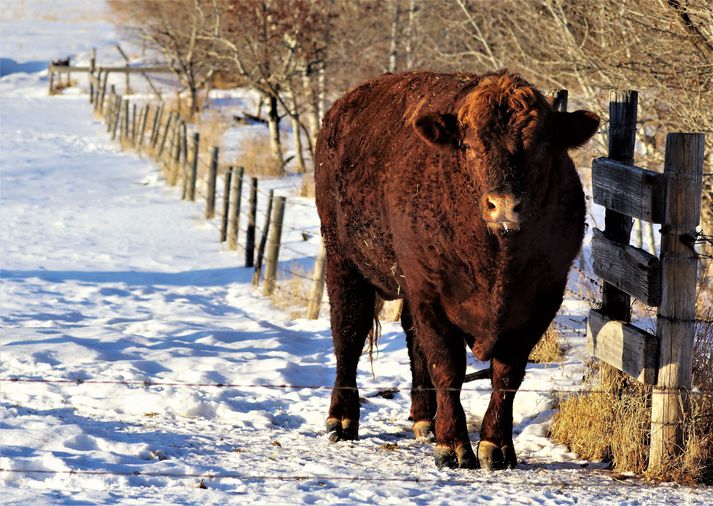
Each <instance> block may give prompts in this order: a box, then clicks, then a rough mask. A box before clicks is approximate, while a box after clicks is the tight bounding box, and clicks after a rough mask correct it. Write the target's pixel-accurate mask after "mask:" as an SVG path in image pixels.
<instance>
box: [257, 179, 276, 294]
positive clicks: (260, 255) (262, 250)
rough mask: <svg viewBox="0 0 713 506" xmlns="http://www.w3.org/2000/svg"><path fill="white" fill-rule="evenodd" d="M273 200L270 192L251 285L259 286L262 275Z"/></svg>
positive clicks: (273, 192) (273, 191)
mask: <svg viewBox="0 0 713 506" xmlns="http://www.w3.org/2000/svg"><path fill="white" fill-rule="evenodd" d="M274 200H275V190H270V194H269V195H268V197H267V211H266V212H265V223H264V224H263V227H262V233H261V234H260V244H258V247H257V257H256V258H255V272H253V285H255V286H257V285H259V284H260V276H261V275H262V261H263V258H264V257H265V246H266V245H267V236H268V233H269V232H270V219H271V218H272V203H273V201H274Z"/></svg>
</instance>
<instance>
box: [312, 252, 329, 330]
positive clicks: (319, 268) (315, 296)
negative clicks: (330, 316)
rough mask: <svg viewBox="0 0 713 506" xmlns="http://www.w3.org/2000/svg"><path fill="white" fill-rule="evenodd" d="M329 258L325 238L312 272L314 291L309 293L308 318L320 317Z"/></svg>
mask: <svg viewBox="0 0 713 506" xmlns="http://www.w3.org/2000/svg"><path fill="white" fill-rule="evenodd" d="M326 259H327V250H326V249H325V247H324V240H321V241H320V242H319V252H318V253H317V260H316V261H315V263H314V272H313V273H312V291H311V292H310V294H309V305H308V306H307V319H308V320H316V319H317V318H319V310H320V308H321V307H322V296H323V295H324V274H325V269H324V264H325V263H326Z"/></svg>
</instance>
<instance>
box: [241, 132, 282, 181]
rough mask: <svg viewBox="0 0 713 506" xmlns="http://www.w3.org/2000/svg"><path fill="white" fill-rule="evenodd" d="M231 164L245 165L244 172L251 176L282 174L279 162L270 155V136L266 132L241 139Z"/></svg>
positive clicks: (275, 175) (278, 175)
mask: <svg viewBox="0 0 713 506" xmlns="http://www.w3.org/2000/svg"><path fill="white" fill-rule="evenodd" d="M233 165H236V166H242V167H245V172H246V173H247V174H249V175H251V176H266V177H280V176H282V175H284V171H283V170H282V166H281V165H280V162H279V161H277V160H275V158H274V157H273V156H272V151H271V150H270V138H269V136H268V135H267V134H259V135H254V136H252V137H246V138H245V139H243V140H242V142H241V143H240V148H239V153H238V156H237V157H236V159H235V161H234V162H233Z"/></svg>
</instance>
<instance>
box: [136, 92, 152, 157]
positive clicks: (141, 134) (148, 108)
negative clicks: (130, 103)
mask: <svg viewBox="0 0 713 506" xmlns="http://www.w3.org/2000/svg"><path fill="white" fill-rule="evenodd" d="M150 111H151V105H150V104H146V106H145V107H144V113H143V115H142V116H141V129H140V130H139V153H141V148H142V147H143V145H144V137H145V136H146V123H147V122H148V119H149V112H150Z"/></svg>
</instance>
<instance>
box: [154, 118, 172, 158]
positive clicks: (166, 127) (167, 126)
mask: <svg viewBox="0 0 713 506" xmlns="http://www.w3.org/2000/svg"><path fill="white" fill-rule="evenodd" d="M175 114H176V113H175V112H172V113H170V114H169V115H168V119H167V120H166V124H165V125H164V127H163V135H161V143H160V144H159V146H158V154H157V155H156V158H157V159H158V160H161V155H162V154H163V148H164V146H165V145H166V137H168V131H169V130H170V129H171V123H173V117H174V115H175Z"/></svg>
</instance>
